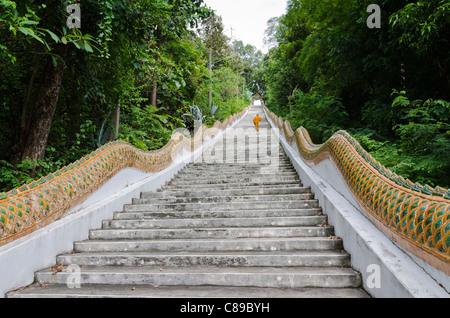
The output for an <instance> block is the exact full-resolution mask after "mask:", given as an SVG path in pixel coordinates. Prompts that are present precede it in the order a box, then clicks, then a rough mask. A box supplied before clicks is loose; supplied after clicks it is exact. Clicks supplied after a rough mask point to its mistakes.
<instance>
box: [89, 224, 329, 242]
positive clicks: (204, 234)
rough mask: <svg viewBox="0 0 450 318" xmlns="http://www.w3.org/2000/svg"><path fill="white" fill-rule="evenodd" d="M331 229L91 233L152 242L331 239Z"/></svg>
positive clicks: (96, 237)
mask: <svg viewBox="0 0 450 318" xmlns="http://www.w3.org/2000/svg"><path fill="white" fill-rule="evenodd" d="M333 232H334V231H333V229H332V228H330V227H318V226H298V227H275V226H274V227H240V228H220V227H216V228H213V227H202V228H181V229H107V230H106V229H99V230H91V231H90V232H89V238H90V239H91V240H145V239H148V240H152V239H189V238H194V239H205V238H229V239H236V238H256V237H259V238H268V237H269V238H273V237H317V236H322V237H329V236H331V235H332V233H333Z"/></svg>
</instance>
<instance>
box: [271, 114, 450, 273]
mask: <svg viewBox="0 0 450 318" xmlns="http://www.w3.org/2000/svg"><path fill="white" fill-rule="evenodd" d="M265 110H266V113H267V114H268V116H269V117H270V119H271V120H272V122H273V123H274V124H275V125H277V126H278V128H279V129H280V131H282V132H283V134H284V136H285V138H286V140H287V141H288V142H289V143H290V144H291V145H292V146H294V147H297V149H298V151H299V153H300V155H301V156H302V158H303V159H304V160H305V162H307V163H308V164H310V165H314V164H317V163H319V162H321V161H322V160H324V159H327V158H329V159H331V160H333V162H334V163H335V164H336V166H337V167H338V169H339V170H340V172H341V174H342V176H343V178H344V179H345V181H346V183H347V185H348V187H349V188H350V189H351V191H352V193H353V194H354V196H355V198H356V199H357V200H358V202H359V203H360V204H361V207H362V208H363V211H364V212H365V213H366V215H367V217H368V218H369V219H370V220H371V221H372V222H373V223H374V224H375V225H376V226H378V228H380V229H381V230H382V231H383V232H384V233H386V234H387V235H388V236H389V237H390V238H391V239H392V240H393V241H394V242H396V243H398V244H399V245H401V246H402V247H404V248H405V249H407V250H408V251H409V252H411V253H413V254H415V255H416V256H418V257H419V258H421V259H422V260H424V261H426V262H427V263H429V264H431V265H433V266H434V267H436V268H438V269H439V270H441V271H443V272H444V273H446V274H447V275H450V190H448V189H444V188H441V187H435V188H432V187H430V186H428V185H421V184H418V183H413V182H411V181H410V180H407V179H404V178H402V177H401V176H398V175H396V174H395V173H393V172H391V171H390V170H389V169H387V168H386V167H384V166H383V165H381V164H380V163H379V162H378V161H377V160H375V159H374V158H373V157H372V156H371V155H370V154H369V153H367V151H365V150H364V149H363V148H362V147H361V146H360V145H359V143H358V142H357V141H356V140H355V139H354V138H353V137H351V136H350V135H349V134H348V133H347V132H345V131H339V132H337V133H336V134H334V135H333V136H332V137H331V138H330V139H329V140H328V141H327V142H326V143H324V144H322V145H315V144H314V143H313V142H312V141H311V138H310V136H309V134H308V131H307V130H306V129H305V128H304V127H301V128H299V129H298V130H297V131H295V132H294V131H293V130H292V127H291V124H290V123H289V122H288V121H284V120H283V119H282V118H280V117H278V116H277V115H275V114H274V113H272V112H271V111H270V110H269V109H268V108H267V107H265Z"/></svg>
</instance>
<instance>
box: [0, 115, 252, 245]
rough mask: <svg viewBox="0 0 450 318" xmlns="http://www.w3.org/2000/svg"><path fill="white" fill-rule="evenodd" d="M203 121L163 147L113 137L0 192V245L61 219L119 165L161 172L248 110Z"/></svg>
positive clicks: (113, 172) (106, 179)
mask: <svg viewBox="0 0 450 318" xmlns="http://www.w3.org/2000/svg"><path fill="white" fill-rule="evenodd" d="M247 109H248V107H247V108H246V109H244V110H243V111H242V112H240V113H237V114H235V115H233V116H230V117H229V118H228V119H226V120H225V121H223V122H222V123H221V122H216V123H215V124H214V126H213V127H212V128H207V127H206V126H205V125H203V126H202V128H201V129H198V130H197V133H196V134H195V136H194V137H192V138H191V137H190V136H189V137H186V136H185V135H184V134H182V133H180V132H176V133H174V134H173V136H172V138H171V140H170V141H169V142H168V143H167V145H166V146H164V147H163V148H161V149H159V150H157V151H142V150H139V149H137V148H135V147H133V146H132V145H130V144H128V143H126V142H122V141H114V142H111V143H108V144H106V145H104V146H103V147H101V148H99V149H97V150H96V151H94V152H92V153H91V154H89V155H87V156H85V157H84V158H82V159H80V160H78V161H77V162H75V163H73V164H71V165H69V166H67V167H64V168H63V169H61V170H59V171H57V172H55V173H52V174H50V175H48V176H47V177H44V178H41V179H39V180H37V181H34V182H32V183H30V184H27V185H24V186H21V187H19V188H17V189H13V190H11V191H9V192H8V193H3V194H0V246H2V245H5V244H7V243H10V242H12V241H14V240H16V239H18V238H20V237H23V236H25V235H27V234H29V233H32V232H34V231H36V230H37V229H40V228H42V227H44V226H46V225H48V224H50V223H52V222H54V221H55V220H57V219H59V218H60V217H61V216H63V215H64V214H65V213H66V212H68V211H69V210H70V209H71V208H73V207H75V206H76V205H77V204H79V203H80V202H82V201H84V200H85V199H86V198H87V197H88V196H89V195H90V194H92V193H93V192H95V191H96V190H97V189H98V188H100V187H101V186H102V185H103V184H104V183H105V182H106V181H108V180H109V179H110V178H112V177H113V176H114V175H115V174H116V173H118V172H119V171H120V170H122V169H125V168H127V167H133V168H137V169H139V170H142V171H145V172H159V171H162V170H164V169H166V168H167V167H169V166H170V165H171V164H172V163H173V161H174V159H176V157H177V155H178V154H179V153H180V151H181V149H182V148H184V149H185V150H187V151H190V152H193V151H195V150H197V149H198V148H200V147H201V146H202V145H203V141H204V139H205V138H206V137H212V138H213V137H215V136H216V135H217V134H218V133H219V132H220V131H221V130H225V129H227V127H228V126H231V125H232V124H233V123H234V122H235V121H236V120H237V119H239V118H241V117H242V115H243V114H245V113H246V111H247Z"/></svg>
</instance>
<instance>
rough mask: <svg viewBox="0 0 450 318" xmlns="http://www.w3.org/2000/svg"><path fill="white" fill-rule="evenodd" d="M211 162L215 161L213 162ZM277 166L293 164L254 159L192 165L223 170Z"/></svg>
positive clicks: (283, 161)
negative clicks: (215, 167) (226, 167)
mask: <svg viewBox="0 0 450 318" xmlns="http://www.w3.org/2000/svg"><path fill="white" fill-rule="evenodd" d="M211 160H213V161H212V162H211ZM274 164H276V165H277V166H291V167H292V162H291V161H290V159H283V158H280V159H279V158H274V160H271V159H270V158H263V160H255V159H254V158H251V160H250V159H248V160H235V159H234V158H233V159H230V160H226V159H220V158H217V159H210V158H208V160H204V161H200V160H199V161H197V162H196V163H194V164H192V165H193V166H194V167H196V166H205V167H212V166H217V168H218V169H223V168H224V167H225V166H229V167H242V166H252V165H253V166H255V165H258V166H260V167H270V166H274Z"/></svg>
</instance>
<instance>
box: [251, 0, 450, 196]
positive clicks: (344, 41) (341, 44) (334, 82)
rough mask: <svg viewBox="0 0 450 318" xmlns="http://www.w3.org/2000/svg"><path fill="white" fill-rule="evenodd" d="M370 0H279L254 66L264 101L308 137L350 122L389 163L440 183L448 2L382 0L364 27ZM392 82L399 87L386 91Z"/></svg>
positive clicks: (444, 152) (449, 47)
mask: <svg viewBox="0 0 450 318" xmlns="http://www.w3.org/2000/svg"><path fill="white" fill-rule="evenodd" d="M372 3H373V2H371V1H365V0H364V1H353V0H330V1H315V0H290V1H288V7H287V10H286V13H285V15H283V16H281V17H279V18H274V19H271V20H269V23H268V28H267V31H266V42H267V43H268V44H270V45H271V46H272V48H271V49H270V51H269V54H267V55H266V56H265V57H264V59H263V62H262V63H260V64H259V65H258V67H257V70H258V71H257V72H258V74H260V75H262V76H260V78H262V83H260V84H259V87H262V88H264V91H265V92H263V93H264V96H265V99H266V104H267V105H268V107H269V108H270V109H271V110H272V111H275V112H276V113H277V114H278V115H280V116H282V117H283V118H286V119H290V121H291V123H292V124H293V126H295V127H294V128H297V127H298V126H304V127H305V128H307V129H308V131H309V132H310V134H311V136H312V138H313V140H315V141H316V142H323V141H325V140H326V139H327V138H328V137H330V136H331V134H332V133H334V132H335V130H338V129H345V130H348V131H351V132H352V133H353V134H354V135H355V137H356V138H357V139H358V140H359V141H360V142H361V144H362V145H363V147H365V148H366V149H367V150H369V151H370V152H371V154H372V155H374V156H375V157H376V158H377V159H378V160H379V161H380V162H382V163H383V164H384V165H386V166H387V167H388V168H389V169H391V170H393V171H395V172H396V173H398V174H400V175H402V176H405V177H407V178H410V179H411V180H413V181H414V182H420V183H428V184H430V185H440V186H447V187H448V186H449V180H450V175H449V174H450V164H449V160H450V159H449V158H450V146H449V145H450V142H449V140H450V138H449V137H450V136H449V131H448V128H449V119H448V116H450V110H449V108H448V105H449V104H448V102H446V101H445V100H450V76H449V72H448V70H449V69H450V66H449V62H450V59H449V54H448V52H450V41H449V39H450V38H449V37H448V36H447V35H448V34H449V32H450V20H449V19H448V17H449V13H450V11H449V10H450V4H449V2H448V1H445V0H426V1H407V0H401V1H397V0H386V1H382V2H381V3H378V4H379V5H380V7H381V11H382V14H381V19H382V21H381V28H380V29H369V28H368V27H367V26H366V19H367V18H368V16H369V14H368V13H367V11H366V9H367V7H368V5H370V4H372ZM399 88H400V89H401V90H402V91H407V92H408V96H406V95H405V93H404V92H402V93H398V92H397V91H395V92H396V94H395V95H396V96H394V97H393V96H392V94H391V93H392V90H393V89H399Z"/></svg>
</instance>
